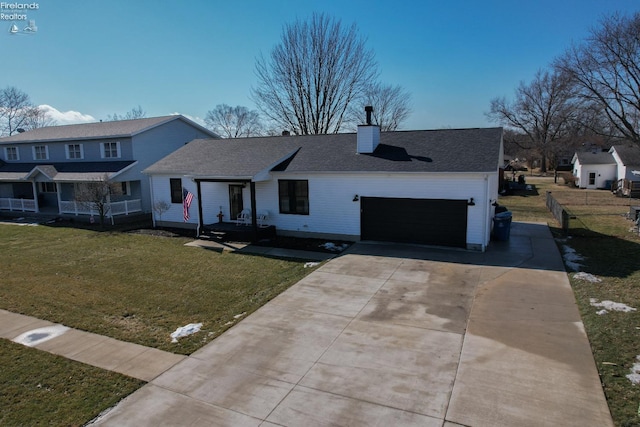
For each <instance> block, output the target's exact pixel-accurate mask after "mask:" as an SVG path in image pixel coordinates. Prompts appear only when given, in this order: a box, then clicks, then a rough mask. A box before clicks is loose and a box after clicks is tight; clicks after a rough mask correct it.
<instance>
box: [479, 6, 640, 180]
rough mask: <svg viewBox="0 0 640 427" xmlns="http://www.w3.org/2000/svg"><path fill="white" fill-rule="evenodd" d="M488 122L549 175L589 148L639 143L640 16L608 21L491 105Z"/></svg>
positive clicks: (506, 140) (611, 18) (494, 100)
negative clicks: (558, 162) (569, 154)
mask: <svg viewBox="0 0 640 427" xmlns="http://www.w3.org/2000/svg"><path fill="white" fill-rule="evenodd" d="M487 116H488V118H489V119H490V120H492V121H494V122H495V123H499V124H501V125H503V126H505V130H506V131H505V145H506V146H507V147H508V146H510V147H511V150H512V152H517V151H518V150H520V151H521V152H525V153H527V154H528V155H529V156H533V157H536V158H538V159H539V160H540V169H541V171H542V172H546V170H547V168H548V166H549V164H548V162H549V161H551V163H552V164H551V166H555V165H554V164H553V163H554V161H555V159H556V158H557V156H558V155H559V154H560V153H562V152H563V151H564V152H566V151H571V150H572V149H573V150H575V149H576V148H578V149H579V148H580V147H581V146H582V144H592V145H595V146H597V145H609V144H613V143H616V142H620V141H628V142H631V143H633V144H640V127H639V125H640V12H636V13H634V14H633V15H631V16H624V15H620V14H614V15H611V16H608V17H605V18H603V19H602V20H601V22H600V23H599V26H597V27H594V28H593V29H591V31H590V36H589V37H588V38H587V39H586V40H584V41H582V42H581V43H576V44H574V45H572V46H570V47H569V48H568V49H567V50H566V51H565V52H564V53H563V54H562V55H560V56H559V57H557V58H555V59H554V60H553V61H552V63H551V64H550V66H549V67H548V69H541V70H539V71H538V72H537V73H536V75H535V76H534V78H533V80H532V81H531V82H529V83H525V82H521V83H520V85H519V86H518V87H517V88H516V90H515V94H514V97H513V98H512V99H507V98H505V97H501V98H500V97H499V98H494V99H492V100H491V104H490V111H489V112H488V113H487Z"/></svg>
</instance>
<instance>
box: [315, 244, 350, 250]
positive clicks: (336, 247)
mask: <svg viewBox="0 0 640 427" xmlns="http://www.w3.org/2000/svg"><path fill="white" fill-rule="evenodd" d="M320 247H321V248H324V249H326V250H328V251H331V252H342V251H344V250H345V249H347V248H348V247H349V245H347V244H346V243H343V244H342V245H336V244H335V243H333V242H327V243H323V244H321V245H320Z"/></svg>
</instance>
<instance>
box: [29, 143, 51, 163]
mask: <svg viewBox="0 0 640 427" xmlns="http://www.w3.org/2000/svg"><path fill="white" fill-rule="evenodd" d="M33 160H49V147H48V146H46V145H34V146H33Z"/></svg>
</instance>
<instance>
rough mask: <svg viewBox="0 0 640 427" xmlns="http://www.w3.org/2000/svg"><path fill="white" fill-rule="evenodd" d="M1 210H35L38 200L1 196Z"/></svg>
mask: <svg viewBox="0 0 640 427" xmlns="http://www.w3.org/2000/svg"><path fill="white" fill-rule="evenodd" d="M0 210H9V211H19V212H35V211H36V201H35V200H33V199H10V198H6V197H0Z"/></svg>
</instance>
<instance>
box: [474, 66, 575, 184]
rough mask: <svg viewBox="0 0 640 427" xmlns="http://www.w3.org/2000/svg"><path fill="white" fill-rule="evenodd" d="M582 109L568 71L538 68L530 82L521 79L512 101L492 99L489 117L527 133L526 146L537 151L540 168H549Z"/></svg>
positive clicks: (524, 133) (545, 169) (512, 128)
mask: <svg viewBox="0 0 640 427" xmlns="http://www.w3.org/2000/svg"><path fill="white" fill-rule="evenodd" d="M579 111H580V109H579V108H578V106H577V105H576V97H575V89H574V86H573V85H572V83H571V80H570V79H569V78H568V77H567V76H566V75H564V74H561V73H550V72H548V71H545V72H543V71H538V72H537V73H536V75H535V77H534V79H533V81H532V82H531V83H529V84H525V83H524V82H521V83H520V86H519V87H518V88H517V89H516V92H515V100H514V101H513V102H509V101H507V100H506V98H504V97H503V98H494V99H492V100H491V110H490V112H489V113H487V117H488V118H489V119H490V120H491V121H493V122H496V123H500V124H501V125H503V126H505V127H507V128H509V129H511V130H515V131H516V132H518V133H522V134H523V135H525V136H526V138H525V141H526V144H527V145H528V147H523V148H528V149H533V150H535V151H537V153H538V155H539V156H540V158H541V168H540V169H541V172H546V171H547V159H548V158H549V157H551V156H552V154H553V153H554V151H555V147H554V145H555V144H557V143H558V142H561V141H563V140H566V139H567V138H568V137H569V136H570V135H571V130H572V129H574V125H575V119H576V114H577V113H578V112H579Z"/></svg>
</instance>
